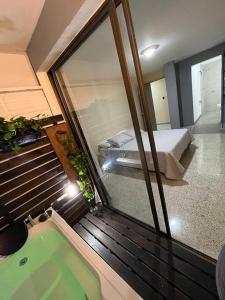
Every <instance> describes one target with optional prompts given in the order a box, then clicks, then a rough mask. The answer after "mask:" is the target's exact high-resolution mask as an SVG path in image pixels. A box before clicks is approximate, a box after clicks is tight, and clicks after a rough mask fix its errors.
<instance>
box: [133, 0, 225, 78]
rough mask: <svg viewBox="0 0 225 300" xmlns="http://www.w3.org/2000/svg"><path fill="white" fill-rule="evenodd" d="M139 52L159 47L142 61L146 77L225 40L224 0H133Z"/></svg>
mask: <svg viewBox="0 0 225 300" xmlns="http://www.w3.org/2000/svg"><path fill="white" fill-rule="evenodd" d="M129 2H130V6H131V12H132V17H133V22H134V28H135V32H136V38H137V43H138V48H139V51H141V50H143V49H145V48H146V47H147V46H149V45H152V44H159V45H160V48H159V49H158V50H157V52H156V55H155V56H153V57H152V58H151V59H149V60H147V59H145V58H142V59H141V61H142V68H143V72H144V73H145V74H147V73H152V72H155V71H158V70H159V69H162V67H163V64H165V63H167V62H169V61H172V60H175V61H178V60H181V59H183V58H186V57H188V56H191V55H193V54H196V53H198V52H200V51H203V50H205V49H208V48H210V47H212V46H215V45H217V44H220V43H222V42H224V41H225V1H224V0H214V1H212V0H197V1H196V0H188V1H187V0H157V1H156V0H141V1H137V0H130V1H129Z"/></svg>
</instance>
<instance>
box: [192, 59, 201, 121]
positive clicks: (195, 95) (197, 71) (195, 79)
mask: <svg viewBox="0 0 225 300" xmlns="http://www.w3.org/2000/svg"><path fill="white" fill-rule="evenodd" d="M191 80H192V99H193V112H194V122H196V121H197V120H198V118H199V117H200V116H201V114H202V94H201V65H200V64H196V65H194V66H192V67H191Z"/></svg>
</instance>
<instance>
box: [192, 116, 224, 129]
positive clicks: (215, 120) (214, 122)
mask: <svg viewBox="0 0 225 300" xmlns="http://www.w3.org/2000/svg"><path fill="white" fill-rule="evenodd" d="M220 114H221V112H220V110H216V111H211V112H207V113H204V114H202V115H201V117H200V118H199V119H198V121H197V122H196V123H195V125H194V126H193V130H192V132H193V133H194V134H195V133H200V134H209V133H220V132H221V124H220V120H221V115H220Z"/></svg>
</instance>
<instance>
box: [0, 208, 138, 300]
mask: <svg viewBox="0 0 225 300" xmlns="http://www.w3.org/2000/svg"><path fill="white" fill-rule="evenodd" d="M35 221H36V223H37V224H36V225H35V226H33V227H31V228H30V229H29V236H28V240H27V242H26V243H25V244H24V246H23V247H22V248H21V249H20V250H18V251H17V252H16V253H14V254H12V255H9V256H7V257H1V258H0V299H1V300H87V299H89V300H100V299H109V300H120V299H127V300H134V299H141V297H140V296H139V295H138V294H137V293H136V292H135V291H134V290H133V289H132V288H131V287H130V286H129V285H128V284H127V283H126V282H125V281H124V280H123V279H122V278H121V277H120V276H119V275H118V274H117V273H116V272H114V271H113V269H112V268H110V267H109V265H108V264H107V263H106V262H105V261H104V260H103V259H102V258H101V257H100V256H99V255H98V254H97V253H96V252H95V251H94V250H93V249H92V248H91V247H90V246H89V245H87V244H86V242H85V241H84V240H82V239H81V238H80V236H79V235H78V234H76V233H75V232H74V230H73V229H72V228H71V227H70V226H68V224H67V223H66V222H65V221H64V220H63V219H62V218H61V217H60V216H59V215H58V214H57V213H56V212H55V211H53V214H52V216H51V218H49V219H48V220H47V221H45V222H43V223H39V222H38V219H36V220H35Z"/></svg>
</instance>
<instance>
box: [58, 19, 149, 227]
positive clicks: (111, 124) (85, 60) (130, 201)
mask: <svg viewBox="0 0 225 300" xmlns="http://www.w3.org/2000/svg"><path fill="white" fill-rule="evenodd" d="M56 74H57V79H58V82H59V84H60V86H61V89H62V91H63V92H64V95H65V99H66V105H67V107H68V109H69V113H70V116H71V118H73V122H78V123H79V126H80V127H81V130H82V133H83V135H84V138H85V140H86V143H87V145H88V148H89V151H90V153H91V156H92V159H93V161H94V164H95V167H96V170H97V173H98V180H99V181H101V183H102V184H103V186H104V189H105V190H106V194H107V198H108V199H107V200H108V203H109V205H110V206H111V207H113V208H115V209H117V210H119V211H121V212H123V213H125V214H127V215H129V216H131V217H133V218H136V219H138V220H140V221H142V222H144V223H146V224H148V225H151V226H154V225H155V224H154V220H153V216H152V213H151V207H150V198H149V197H152V195H151V194H150V195H149V190H148V189H147V184H148V185H150V182H148V183H147V184H146V181H145V175H144V172H143V166H142V163H141V157H140V151H139V146H138V143H137V139H136V135H135V130H134V126H133V121H132V120H133V119H132V117H131V113H130V107H129V101H128V100H129V99H128V98H127V92H126V89H125V85H124V80H123V76H122V72H121V65H120V62H119V58H118V54H117V48H116V45H115V41H114V35H113V31H112V26H111V22H110V19H109V18H107V19H105V20H104V21H103V22H102V23H101V24H100V25H99V26H98V27H97V29H95V31H94V32H92V34H91V35H90V36H89V37H88V38H87V39H86V40H85V42H83V43H82V44H81V46H80V47H79V48H78V49H77V50H76V51H75V52H74V53H73V54H72V55H71V56H70V57H69V58H68V59H67V60H66V61H65V63H64V64H63V65H62V66H61V67H60V68H59V69H58V70H57V73H56ZM137 100H138V99H137ZM134 110H135V108H134ZM135 114H137V112H134V113H133V115H135ZM74 116H75V118H74ZM138 116H139V123H140V115H139V114H138ZM138 126H140V129H141V130H142V131H143V124H139V125H138ZM138 130H139V129H138ZM151 200H152V201H154V200H153V199H151Z"/></svg>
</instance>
